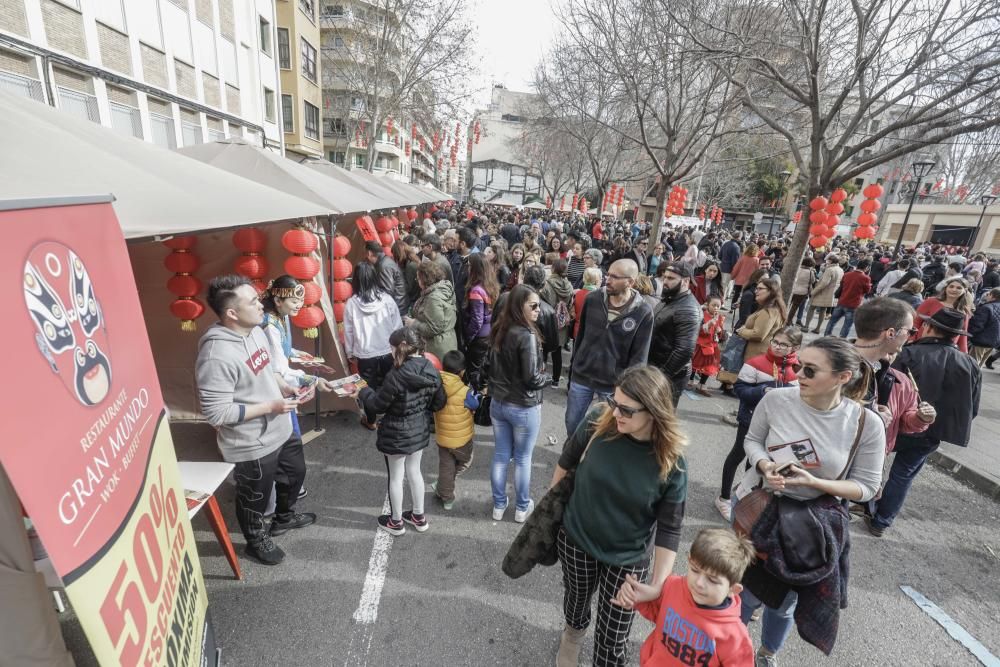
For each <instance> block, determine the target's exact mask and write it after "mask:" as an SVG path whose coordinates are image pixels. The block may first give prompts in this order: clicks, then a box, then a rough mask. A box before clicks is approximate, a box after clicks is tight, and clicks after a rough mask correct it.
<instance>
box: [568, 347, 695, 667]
mask: <svg viewBox="0 0 1000 667" xmlns="http://www.w3.org/2000/svg"><path fill="white" fill-rule="evenodd" d="M686 443H687V439H686V438H685V437H684V434H683V433H682V432H681V430H680V425H679V423H678V421H677V417H676V415H675V414H674V408H673V401H672V400H671V387H670V382H669V381H668V380H667V378H666V376H665V375H664V374H663V373H662V372H661V371H660V370H659V369H657V368H655V367H653V366H634V367H632V368H629V369H628V370H626V371H624V372H623V373H622V375H621V376H620V377H619V379H618V382H617V383H616V385H615V391H614V394H613V395H612V396H611V397H609V398H608V399H607V403H606V404H604V405H602V406H600V407H596V408H594V409H592V410H591V411H590V413H589V414H588V415H587V417H586V418H585V419H584V420H583V422H581V423H580V426H579V427H578V428H577V429H576V432H574V433H573V435H572V436H570V438H569V440H568V441H567V442H566V444H565V446H564V447H563V453H562V456H561V457H560V458H559V465H558V466H556V470H555V474H554V475H553V478H552V484H553V485H555V484H556V483H557V482H558V481H559V480H560V479H562V478H563V476H565V475H566V473H567V471H569V470H573V469H575V470H576V473H575V480H574V488H573V495H572V496H570V500H569V503H568V504H567V505H566V511H565V514H564V515H563V526H562V529H561V530H560V531H559V535H558V537H557V547H558V552H559V560H560V562H561V563H562V571H563V584H564V586H565V595H564V597H563V613H564V615H565V620H566V627H565V629H564V630H563V634H562V641H561V643H560V645H559V654H558V656H557V659H556V664H557V666H558V667H566V666H569V665H573V666H574V667H575V665H576V664H577V661H578V658H579V653H580V645H581V642H582V640H583V636H584V634H586V631H587V626H588V625H589V624H590V616H591V598H592V597H593V596H594V594H595V593H596V594H597V623H596V625H595V633H594V660H593V664H595V665H625V664H627V656H626V648H627V646H628V636H629V632H630V630H631V627H632V619H633V611H632V610H631V609H625V608H623V607H619V606H617V605H615V604H613V603H612V602H611V600H612V599H613V598H614V597H615V596H616V595H617V594H618V589H619V588H620V587H621V585H622V583H624V581H625V576H626V575H632V576H634V577H636V578H637V579H639V580H640V581H643V580H645V579H646V575H647V573H648V572H649V570H650V568H649V565H650V563H649V559H648V556H647V553H648V551H649V547H650V542H652V543H653V553H654V557H653V563H652V575H651V576H650V581H649V583H650V585H652V586H654V587H655V588H656V589H657V590H659V589H660V588H662V586H663V582H664V581H665V580H666V578H667V575H669V574H670V571H671V570H672V569H673V566H674V558H675V556H676V553H677V545H678V542H679V541H680V529H681V522H682V520H683V518H684V502H685V499H686V497H687V470H686V466H685V463H684V456H683V449H684V446H685V444H686ZM654 529H655V530H654ZM654 535H655V538H654Z"/></svg>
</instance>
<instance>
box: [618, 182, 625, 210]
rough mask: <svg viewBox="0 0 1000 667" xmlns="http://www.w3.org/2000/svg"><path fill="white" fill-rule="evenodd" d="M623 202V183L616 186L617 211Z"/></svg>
mask: <svg viewBox="0 0 1000 667" xmlns="http://www.w3.org/2000/svg"><path fill="white" fill-rule="evenodd" d="M624 203H625V186H624V185H619V186H618V202H617V206H618V210H619V211H620V210H621V208H622V205H623V204H624Z"/></svg>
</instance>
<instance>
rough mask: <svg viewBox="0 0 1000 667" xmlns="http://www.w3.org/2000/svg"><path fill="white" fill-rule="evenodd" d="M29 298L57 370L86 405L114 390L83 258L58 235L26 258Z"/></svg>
mask: <svg viewBox="0 0 1000 667" xmlns="http://www.w3.org/2000/svg"><path fill="white" fill-rule="evenodd" d="M24 302H25V306H26V307H27V309H28V313H29V314H30V315H31V319H32V320H33V321H34V323H35V328H36V329H37V332H36V333H35V341H36V343H37V344H38V350H39V352H40V353H41V355H42V356H43V357H44V358H45V360H46V362H47V363H48V365H49V368H51V369H52V372H53V373H55V374H56V375H58V376H59V377H60V379H61V380H62V383H63V384H64V385H66V389H68V390H69V391H70V393H71V394H73V395H74V396H75V397H76V398H77V400H78V401H80V403H82V404H83V405H87V406H91V405H97V404H98V403H100V402H101V401H103V400H104V398H105V397H106V396H107V395H108V392H109V391H110V390H111V363H110V360H109V357H108V354H109V345H108V336H107V329H106V326H105V322H104V315H103V313H102V312H101V305H100V303H98V301H97V295H96V293H95V291H94V285H93V284H92V283H91V282H90V274H88V273H87V267H86V266H85V265H84V263H83V260H81V259H80V258H79V257H78V256H77V254H76V253H75V252H73V251H72V250H71V249H70V248H68V247H66V246H65V245H63V244H61V243H56V242H55V241H45V242H42V243H39V244H38V245H36V246H35V247H34V248H32V249H31V252H30V253H29V254H28V259H27V260H26V261H25V263H24Z"/></svg>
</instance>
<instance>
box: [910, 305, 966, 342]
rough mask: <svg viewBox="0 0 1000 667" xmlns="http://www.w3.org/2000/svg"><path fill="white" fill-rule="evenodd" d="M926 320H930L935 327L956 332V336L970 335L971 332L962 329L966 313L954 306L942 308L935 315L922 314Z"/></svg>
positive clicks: (921, 316)
mask: <svg viewBox="0 0 1000 667" xmlns="http://www.w3.org/2000/svg"><path fill="white" fill-rule="evenodd" d="M920 319H922V320H923V321H924V322H930V323H931V324H932V325H933V326H934V327H935V328H937V329H940V330H941V331H947V332H948V333H951V334H955V335H956V336H968V335H969V332H968V331H965V330H964V329H962V326H964V325H965V315H964V314H962V312H961V311H958V310H955V309H954V308H942V309H941V310H939V311H937V312H936V313H934V314H933V315H923V314H921V315H920Z"/></svg>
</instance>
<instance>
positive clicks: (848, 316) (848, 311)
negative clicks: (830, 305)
mask: <svg viewBox="0 0 1000 667" xmlns="http://www.w3.org/2000/svg"><path fill="white" fill-rule="evenodd" d="M854 310H855V309H854V308H845V307H843V306H837V307H836V308H834V309H833V315H831V316H830V321H829V322H827V324H826V335H827V336H829V335H831V334H832V333H833V325H834V324H836V323H837V322H838V321H839V320H840V318H841V317H843V318H844V326H842V327H841V328H840V337H841V338H847V334H848V333H850V331H851V326H852V325H853V324H854Z"/></svg>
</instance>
